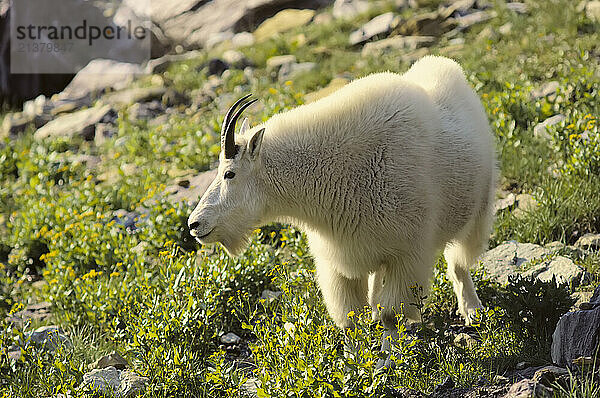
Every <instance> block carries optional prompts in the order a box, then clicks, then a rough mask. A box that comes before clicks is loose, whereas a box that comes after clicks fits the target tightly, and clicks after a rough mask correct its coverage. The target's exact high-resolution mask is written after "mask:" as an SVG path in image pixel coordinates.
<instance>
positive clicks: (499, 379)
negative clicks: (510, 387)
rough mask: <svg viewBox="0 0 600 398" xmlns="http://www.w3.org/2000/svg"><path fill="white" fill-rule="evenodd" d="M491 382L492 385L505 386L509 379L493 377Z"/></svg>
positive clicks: (499, 376) (498, 376)
mask: <svg viewBox="0 0 600 398" xmlns="http://www.w3.org/2000/svg"><path fill="white" fill-rule="evenodd" d="M492 382H493V383H494V384H507V383H509V382H510V379H509V378H508V377H505V376H502V375H495V376H494V379H493V380H492Z"/></svg>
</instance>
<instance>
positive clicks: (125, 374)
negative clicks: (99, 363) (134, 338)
mask: <svg viewBox="0 0 600 398" xmlns="http://www.w3.org/2000/svg"><path fill="white" fill-rule="evenodd" d="M147 384H148V378H146V377H141V376H139V375H137V374H136V373H133V372H130V371H127V370H117V369H116V368H115V367H113V366H109V367H107V368H104V369H94V370H92V371H91V372H88V373H86V374H84V375H83V382H82V383H81V386H80V387H79V388H80V389H82V390H85V391H97V392H99V393H101V394H104V395H109V396H111V395H114V396H115V397H118V398H131V397H135V396H137V395H139V394H141V393H142V392H143V391H144V389H145V388H146V385H147Z"/></svg>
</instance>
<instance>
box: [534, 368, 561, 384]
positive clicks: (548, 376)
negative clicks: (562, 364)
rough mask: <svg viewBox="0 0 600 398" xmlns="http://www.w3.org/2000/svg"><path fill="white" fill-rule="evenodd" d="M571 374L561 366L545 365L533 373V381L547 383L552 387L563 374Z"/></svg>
mask: <svg viewBox="0 0 600 398" xmlns="http://www.w3.org/2000/svg"><path fill="white" fill-rule="evenodd" d="M568 374H569V371H568V370H567V369H565V368H559V367H557V366H544V367H543V368H541V369H538V370H537V371H536V372H535V374H534V375H533V379H532V380H533V381H534V382H536V383H540V384H543V385H545V386H546V387H552V385H553V384H554V383H555V382H556V380H557V379H559V378H560V377H562V376H566V375H568Z"/></svg>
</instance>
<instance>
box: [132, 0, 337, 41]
mask: <svg viewBox="0 0 600 398" xmlns="http://www.w3.org/2000/svg"><path fill="white" fill-rule="evenodd" d="M330 3H332V1H331V0H243V1H238V0H212V1H210V0H209V1H207V0H185V1H177V2H172V1H164V0H162V1H159V0H157V1H153V2H152V3H151V7H150V13H149V14H150V15H149V17H150V19H151V21H152V23H153V24H154V25H155V26H156V28H157V29H158V30H159V31H160V35H161V36H162V37H164V38H165V40H167V41H168V42H169V43H170V45H171V46H177V45H181V46H182V47H183V48H185V49H195V48H202V47H205V46H206V45H207V43H209V42H213V43H214V42H217V41H219V40H216V39H218V37H217V36H220V38H222V39H231V38H232V37H233V35H234V33H238V32H244V31H247V30H253V29H254V28H256V27H257V26H258V25H260V24H261V23H262V22H263V21H265V20H266V19H267V18H270V17H272V16H274V15H275V14H277V13H278V12H279V11H281V10H284V9H287V8H296V9H316V8H320V7H323V6H327V5H329V4H330ZM124 7H128V8H129V9H130V10H131V11H132V12H133V13H134V14H137V15H143V14H144V13H145V12H146V9H145V8H146V7H145V6H144V5H141V4H138V3H136V2H135V1H133V0H131V1H125V4H124Z"/></svg>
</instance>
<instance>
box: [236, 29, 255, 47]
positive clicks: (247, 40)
mask: <svg viewBox="0 0 600 398" xmlns="http://www.w3.org/2000/svg"><path fill="white" fill-rule="evenodd" d="M254 42H255V40H254V35H253V34H252V33H250V32H240V33H237V34H236V35H234V36H233V37H232V38H231V45H232V46H233V47H234V48H240V47H250V46H252V45H254Z"/></svg>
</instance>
